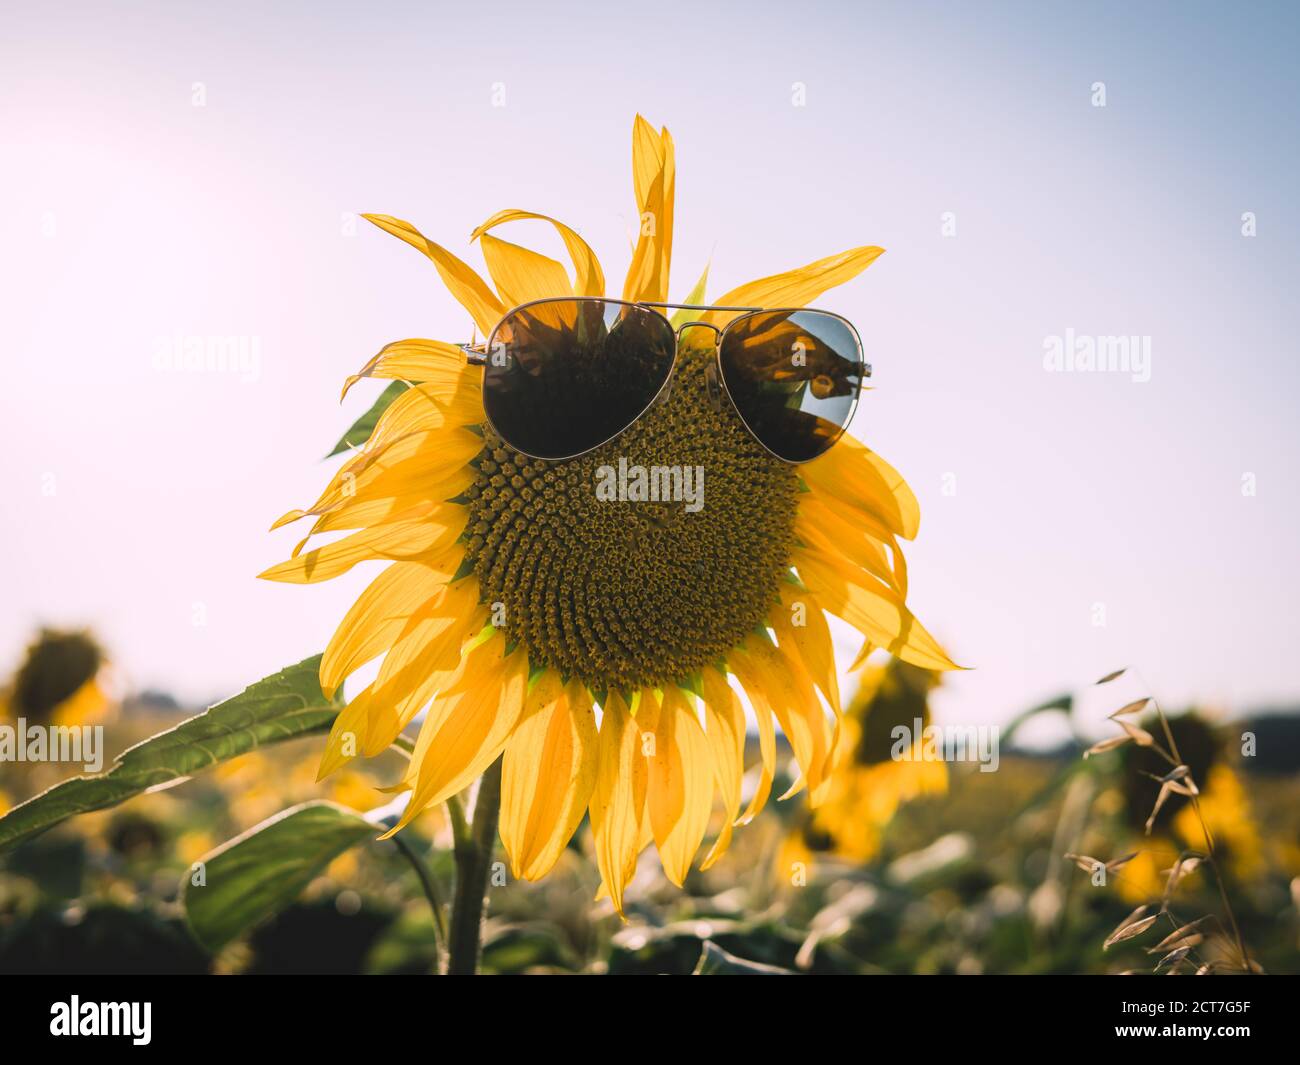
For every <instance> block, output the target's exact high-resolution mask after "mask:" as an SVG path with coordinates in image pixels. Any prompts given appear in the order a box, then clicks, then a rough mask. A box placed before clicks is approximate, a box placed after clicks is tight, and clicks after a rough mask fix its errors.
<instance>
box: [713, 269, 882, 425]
mask: <svg viewBox="0 0 1300 1065" xmlns="http://www.w3.org/2000/svg"><path fill="white" fill-rule="evenodd" d="M884 252H885V249H884V248H877V247H873V246H868V247H862V248H850V249H849V250H848V251H842V252H840V253H839V254H838V255H830V256H827V257H826V258H825V259H818V260H817V261H816V262H812V263H809V264H808V265H807V266H800V267H799V268H798V269H795V270H787V271H786V272H785V273H783V274H773V275H772V276H771V277H762V278H759V279H758V280H757V281H749V282H746V283H745V284H743V285H740V286H739V287H737V288H733V289H732V290H731V291H730V292H728V293H726V294H725V295H723V296H719V297H718V304H719V305H720V306H732V307H770V308H778V307H806V306H807V305H808V304H809V303H810V302H811V301H812V300H815V299H816V298H817V297H818V296H820V295H821V294H822V293H823V292H825V291H826V290H827V289H831V288H835V287H836V286H837V285H842V284H844V283H845V282H846V281H851V280H853V278H855V277H857V276H858V274H860V273H862V271H863V270H865V269H866V268H867V267H868V266H870V265H871V264H872V263H874V262H875V261H876V260H877V259H878V258H880V256H881V255H883V254H884ZM736 313H737V312H735V311H710V312H709V313H708V314H706V315H705V316H704V320H705V321H707V322H712V323H714V324H717V325H722V324H725V323H726V322H727V321H729V320H730V319H732V318H734V317H735V316H736ZM832 450H834V449H832Z"/></svg>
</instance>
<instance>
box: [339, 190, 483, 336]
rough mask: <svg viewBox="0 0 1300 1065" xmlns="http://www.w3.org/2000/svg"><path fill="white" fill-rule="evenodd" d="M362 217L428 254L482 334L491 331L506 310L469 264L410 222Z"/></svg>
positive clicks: (388, 218)
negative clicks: (430, 238)
mask: <svg viewBox="0 0 1300 1065" xmlns="http://www.w3.org/2000/svg"><path fill="white" fill-rule="evenodd" d="M361 217H362V218H364V219H365V220H366V221H367V222H373V223H374V224H375V225H377V226H378V227H379V228H380V229H382V230H384V231H385V232H386V233H391V234H392V235H393V236H395V237H397V238H398V239H399V240H404V241H406V243H407V244H409V245H411V247H413V248H416V249H418V250H419V251H422V252H423V253H424V254H425V255H427V256H428V257H429V258H430V259H431V260H432V261H433V265H434V266H435V267H437V269H438V274H439V276H440V277H441V278H442V280H443V284H445V285H446V286H447V289H448V291H449V292H451V294H452V295H453V296H454V297H455V298H456V300H457V302H458V303H460V305H461V306H462V307H464V308H465V310H467V311H469V314H470V317H471V318H473V319H474V323H475V324H476V325H477V326H478V327H479V330H480V331H481V332H482V333H483V335H484V336H487V335H488V334H489V333H491V332H492V329H493V327H495V326H496V324H497V322H499V321H500V320H501V317H502V315H504V314H505V312H506V310H505V308H504V307H502V306H501V302H500V300H498V299H497V298H496V296H494V295H493V294H492V290H491V289H490V288H488V287H487V283H486V282H485V281H484V280H483V279H482V278H481V277H479V276H478V274H476V273H475V272H474V270H473V268H472V267H471V266H469V264H468V263H465V262H463V261H462V260H460V259H458V258H456V256H454V255H452V253H451V252H449V251H448V250H447V249H446V248H444V247H442V246H441V245H439V244H435V243H434V242H433V241H431V240H429V238H428V237H426V236H425V235H424V234H423V233H421V232H420V231H419V230H418V229H416V228H415V226H413V225H411V223H410V222H406V221H403V220H402V219H400V218H394V217H393V216H392V215H386V214H363V215H362V216H361Z"/></svg>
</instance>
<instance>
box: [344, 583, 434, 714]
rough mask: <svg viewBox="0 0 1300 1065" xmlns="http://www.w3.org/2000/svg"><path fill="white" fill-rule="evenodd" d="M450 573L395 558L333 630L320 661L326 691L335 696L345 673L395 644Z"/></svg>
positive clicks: (357, 667) (346, 674)
mask: <svg viewBox="0 0 1300 1065" xmlns="http://www.w3.org/2000/svg"><path fill="white" fill-rule="evenodd" d="M449 577H450V574H448V573H446V572H444V571H442V570H438V569H435V568H434V567H432V566H430V565H429V564H428V563H425V562H394V563H393V564H392V565H390V566H388V567H387V568H386V569H385V570H384V571H383V572H382V573H380V574H379V576H378V577H376V578H375V579H374V580H373V581H371V582H370V585H369V587H367V588H366V590H365V591H364V592H362V593H361V595H360V596H358V597H357V601H356V602H355V603H353V604H352V606H351V608H350V609H349V610H348V612H347V613H346V614H345V615H343V620H342V621H341V622H339V627H338V628H337V629H335V630H334V635H333V636H332V637H331V638H330V642H329V644H328V646H326V648H325V654H324V655H323V656H322V657H321V662H320V683H321V690H322V691H323V692H324V693H325V695H326V697H328V698H331V699H332V698H333V697H334V693H335V692H336V691H338V688H339V685H340V684H342V683H343V680H344V678H345V677H347V676H348V674H350V673H352V672H353V671H354V670H357V669H359V668H360V667H361V666H363V665H365V664H366V663H367V662H369V661H371V660H372V659H374V658H377V657H378V656H379V655H380V654H382V653H383V652H384V651H385V650H387V649H388V648H389V647H391V646H392V645H393V643H394V641H396V639H397V637H398V636H399V635H400V634H401V631H402V629H403V628H404V627H405V625H406V622H407V619H408V618H409V617H410V616H411V615H412V614H414V613H415V612H416V610H417V609H419V607H420V606H421V605H422V604H424V603H426V602H427V601H428V600H429V599H431V598H432V597H433V595H434V593H435V592H437V591H439V590H440V589H441V588H442V587H443V586H444V585H445V584H446V583H447V580H448V578H449Z"/></svg>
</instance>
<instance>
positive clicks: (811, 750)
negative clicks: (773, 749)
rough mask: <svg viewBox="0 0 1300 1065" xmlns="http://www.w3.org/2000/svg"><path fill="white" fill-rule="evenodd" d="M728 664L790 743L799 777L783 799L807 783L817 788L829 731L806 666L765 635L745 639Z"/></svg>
mask: <svg viewBox="0 0 1300 1065" xmlns="http://www.w3.org/2000/svg"><path fill="white" fill-rule="evenodd" d="M728 664H729V665H730V666H731V668H732V670H733V671H734V672H735V674H736V676H738V677H739V678H740V681H741V683H742V684H743V685H744V686H745V691H746V692H747V693H748V695H749V698H750V700H751V701H752V702H753V703H754V705H755V707H756V708H758V707H759V706H766V708H767V709H768V710H770V711H771V713H772V714H773V715H775V717H776V719H777V721H778V722H780V724H781V731H782V732H784V733H785V736H786V739H787V740H789V741H790V748H791V750H792V751H793V752H794V757H795V761H796V762H797V763H798V765H799V768H800V770H801V773H800V775H799V777H798V779H796V780H795V782H794V784H792V785H791V787H790V788H789V790H787V791H786V793H785V794H784V795H782V796H781V798H782V799H788V798H789V797H790V796H791V795H794V794H796V793H797V792H798V791H800V790H801V789H802V788H803V787H804V786H805V784H806V785H807V786H808V787H812V788H815V787H817V786H818V785H819V784H821V781H822V777H823V775H824V773H825V768H826V755H827V753H828V751H829V747H830V727H829V725H828V724H827V723H826V716H825V713H824V712H823V711H822V708H821V704H820V703H818V702H817V696H816V694H815V693H814V692H813V688H812V682H811V680H810V679H809V678H808V676H807V673H806V672H804V671H803V668H802V666H801V665H800V664H799V663H797V662H795V661H792V660H791V659H790V658H789V657H788V656H786V655H785V653H784V652H783V651H781V650H780V648H777V647H774V646H773V645H772V644H771V643H770V642H769V641H768V640H767V639H766V637H754V638H752V639H750V640H747V641H746V642H745V645H744V647H743V649H739V650H736V651H733V652H732V653H731V654H730V655H728Z"/></svg>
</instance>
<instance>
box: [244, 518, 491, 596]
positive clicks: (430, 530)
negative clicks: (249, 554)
mask: <svg viewBox="0 0 1300 1065" xmlns="http://www.w3.org/2000/svg"><path fill="white" fill-rule="evenodd" d="M468 514H469V512H468V510H466V508H464V507H460V506H456V505H455V504H447V503H433V502H429V503H424V504H422V505H420V506H419V507H414V508H412V509H411V511H408V512H407V513H406V514H405V515H403V517H404V518H405V519H406V520H404V521H401V522H397V523H394V524H391V525H380V526H378V527H376V528H374V529H362V530H361V531H360V532H355V533H352V534H351V535H350V536H345V537H343V538H342V539H341V540H335V541H334V542H333V543H332V544H326V545H325V546H324V547H318V548H316V549H315V550H314V551H308V552H307V553H306V554H305V555H300V556H298V557H296V558H291V559H289V560H288V561H286V562H281V563H280V564H279V565H276V566H272V567H271V568H270V569H268V570H265V571H264V572H262V573H259V574H258V576H259V577H261V578H262V579H263V580H268V581H285V582H287V583H290V584H315V583H316V582H317V581H327V580H330V579H331V578H333V577H337V576H338V575H339V574H341V573H346V572H347V571H348V570H350V569H351V568H352V567H353V566H355V565H356V564H357V563H358V562H365V561H368V560H370V559H388V560H389V561H396V560H398V559H416V558H420V557H424V558H433V557H435V556H436V555H437V554H438V552H439V551H441V550H442V549H444V548H446V547H449V546H450V545H451V544H452V543H454V542H455V540H456V538H457V537H459V536H460V534H461V533H462V532H463V531H464V529H465V523H466V521H467V518H468Z"/></svg>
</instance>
